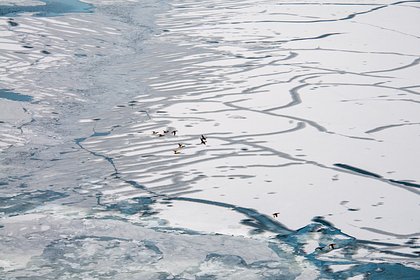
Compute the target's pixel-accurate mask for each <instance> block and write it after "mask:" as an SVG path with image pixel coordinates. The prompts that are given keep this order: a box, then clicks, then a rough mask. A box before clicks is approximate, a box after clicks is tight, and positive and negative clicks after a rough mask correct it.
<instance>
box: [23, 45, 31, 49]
mask: <svg viewBox="0 0 420 280" xmlns="http://www.w3.org/2000/svg"><path fill="white" fill-rule="evenodd" d="M22 47H24V48H25V49H33V48H34V47H32V46H28V45H24V46H22Z"/></svg>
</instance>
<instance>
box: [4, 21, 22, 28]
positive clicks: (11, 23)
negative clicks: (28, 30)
mask: <svg viewBox="0 0 420 280" xmlns="http://www.w3.org/2000/svg"><path fill="white" fill-rule="evenodd" d="M7 23H8V24H9V25H10V26H13V27H14V26H18V25H19V24H18V23H17V22H14V21H13V20H8V21H7Z"/></svg>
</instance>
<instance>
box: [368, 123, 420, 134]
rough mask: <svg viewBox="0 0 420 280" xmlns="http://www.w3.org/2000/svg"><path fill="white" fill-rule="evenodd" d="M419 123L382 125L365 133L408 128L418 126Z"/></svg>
mask: <svg viewBox="0 0 420 280" xmlns="http://www.w3.org/2000/svg"><path fill="white" fill-rule="evenodd" d="M419 124H420V123H402V124H390V125H384V126H379V127H376V128H373V129H370V130H367V131H365V133H375V132H379V131H382V130H385V129H389V128H394V127H400V126H408V125H419Z"/></svg>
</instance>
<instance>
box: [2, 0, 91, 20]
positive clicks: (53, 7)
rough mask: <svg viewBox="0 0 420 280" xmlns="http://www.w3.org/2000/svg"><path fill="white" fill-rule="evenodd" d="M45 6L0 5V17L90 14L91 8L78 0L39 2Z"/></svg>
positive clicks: (45, 0) (43, 0)
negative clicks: (22, 14)
mask: <svg viewBox="0 0 420 280" xmlns="http://www.w3.org/2000/svg"><path fill="white" fill-rule="evenodd" d="M41 1H42V2H44V3H45V5H32V6H16V5H15V6H12V5H0V17H2V16H16V15H18V14H21V13H35V14H34V15H35V16H39V17H51V16H57V15H61V14H66V13H90V12H92V10H93V6H92V5H90V4H88V3H84V2H81V1H78V0H41Z"/></svg>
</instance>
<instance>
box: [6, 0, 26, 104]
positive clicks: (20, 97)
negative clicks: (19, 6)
mask: <svg viewBox="0 0 420 280" xmlns="http://www.w3.org/2000/svg"><path fill="white" fill-rule="evenodd" d="M0 10H1V6H0ZM0 99H7V100H12V101H22V102H31V101H32V99H33V98H32V96H30V95H24V94H19V93H16V92H13V91H10V90H6V89H0Z"/></svg>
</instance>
